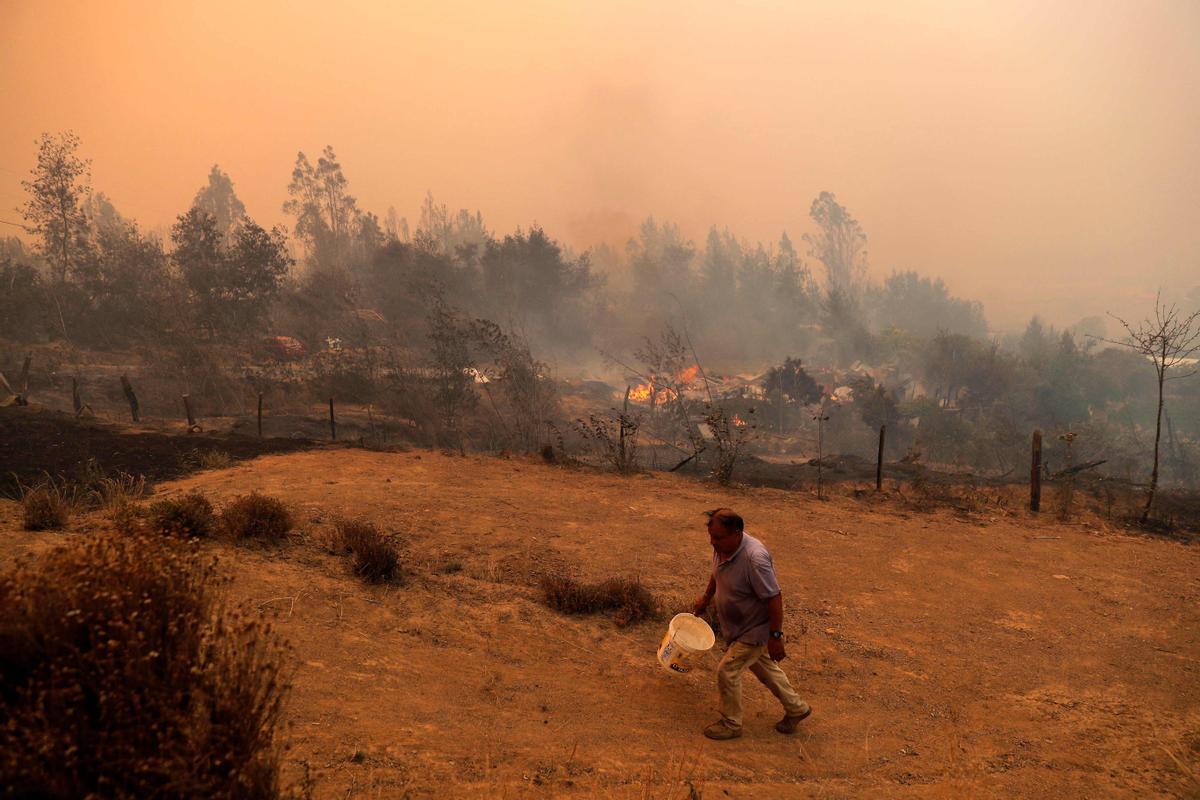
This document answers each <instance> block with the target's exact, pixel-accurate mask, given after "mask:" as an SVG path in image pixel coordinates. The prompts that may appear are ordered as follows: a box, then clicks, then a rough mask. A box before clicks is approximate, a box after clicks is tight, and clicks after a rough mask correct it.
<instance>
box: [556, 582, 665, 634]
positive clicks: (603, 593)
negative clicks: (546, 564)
mask: <svg viewBox="0 0 1200 800" xmlns="http://www.w3.org/2000/svg"><path fill="white" fill-rule="evenodd" d="M541 590H542V599H543V600H544V601H545V603H546V605H548V606H550V607H551V608H553V609H554V610H555V611H559V612H561V613H563V614H599V613H601V612H604V611H609V612H612V618H613V622H615V623H617V625H619V626H622V627H624V626H626V625H633V624H635V623H638V622H641V621H643V620H647V619H654V618H656V617H657V616H658V614H659V603H658V601H657V600H656V599H655V597H654V595H653V594H651V593H650V590H648V589H647V588H646V587H645V586H643V585H642V583H641V582H640V581H638V580H636V579H631V578H609V579H608V580H604V581H601V582H599V583H580V582H579V581H577V580H575V579H574V578H569V577H567V576H565V575H546V576H544V577H543V578H542V580H541Z"/></svg>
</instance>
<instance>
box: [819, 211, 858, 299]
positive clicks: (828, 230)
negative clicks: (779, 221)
mask: <svg viewBox="0 0 1200 800" xmlns="http://www.w3.org/2000/svg"><path fill="white" fill-rule="evenodd" d="M808 215H809V216H810V217H811V218H812V220H813V222H815V223H817V228H818V232H817V233H816V234H815V235H814V234H807V233H806V234H805V235H804V241H806V242H808V247H809V255H811V256H812V257H813V258H815V259H817V260H818V261H820V262H821V263H822V264H823V265H825V282H826V287H825V288H826V290H827V291H829V292H831V293H832V292H834V291H840V292H841V293H842V294H844V295H846V296H848V297H852V298H854V297H857V295H858V293H859V290H860V289H861V288H862V284H863V281H864V280H865V278H866V275H867V250H866V247H867V234H866V233H864V232H863V229H862V226H861V225H859V223H858V220H856V219H855V218H854V217H853V216H852V215H851V214H850V212H849V211H847V210H846V208H845V206H843V205H841V204H840V203H838V201H837V198H836V197H835V196H834V195H833V194H832V193H830V192H821V194H820V195H818V196H817V199H816V200H813V203H812V207H811V209H810V210H809V212H808Z"/></svg>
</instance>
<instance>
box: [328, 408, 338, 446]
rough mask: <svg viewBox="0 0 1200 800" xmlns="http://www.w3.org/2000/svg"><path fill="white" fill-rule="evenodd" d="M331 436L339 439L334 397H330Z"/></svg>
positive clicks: (335, 439)
mask: <svg viewBox="0 0 1200 800" xmlns="http://www.w3.org/2000/svg"><path fill="white" fill-rule="evenodd" d="M329 438H330V439H332V440H333V441H335V442H336V441H337V420H336V419H335V418H334V416H333V398H332V397H331V398H329Z"/></svg>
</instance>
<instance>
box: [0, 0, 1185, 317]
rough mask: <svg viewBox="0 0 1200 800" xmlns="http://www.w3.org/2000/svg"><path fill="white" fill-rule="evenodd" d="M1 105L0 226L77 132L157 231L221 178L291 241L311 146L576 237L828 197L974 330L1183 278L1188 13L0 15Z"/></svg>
mask: <svg viewBox="0 0 1200 800" xmlns="http://www.w3.org/2000/svg"><path fill="white" fill-rule="evenodd" d="M0 108H3V118H4V124H3V125H0V209H2V210H3V213H0V219H6V220H13V219H19V218H18V217H16V216H15V215H16V214H17V212H16V211H14V210H13V209H14V208H15V207H17V206H19V205H20V204H21V203H22V202H23V192H22V190H21V187H20V180H21V178H22V177H24V176H26V175H27V173H28V171H29V168H30V167H31V166H32V164H33V161H34V154H35V145H34V141H35V139H36V138H37V136H38V134H39V133H41V132H42V131H58V130H63V129H72V130H74V131H75V132H76V133H77V134H79V136H80V137H81V139H82V141H83V154H84V155H85V156H86V157H88V158H90V159H91V160H92V184H93V186H94V188H96V189H97V190H100V191H103V192H105V193H106V194H107V195H109V197H110V198H111V199H112V200H113V202H114V203H115V204H116V206H117V208H118V209H119V210H120V211H121V212H122V213H123V214H125V215H126V216H130V217H134V218H136V219H137V220H139V221H140V223H141V224H142V225H143V226H144V227H147V228H152V229H153V228H160V227H163V226H166V225H169V224H170V222H171V221H172V220H173V219H174V217H175V216H176V215H177V214H179V213H181V212H182V211H184V210H186V208H187V206H188V205H189V203H190V201H191V198H192V196H193V195H194V194H195V192H196V190H197V189H198V188H199V187H200V185H201V184H202V183H203V182H204V180H205V178H206V175H207V173H208V170H209V168H210V167H211V166H212V164H214V163H217V164H220V165H221V167H222V168H223V169H225V170H226V171H227V172H229V173H230V175H231V176H232V177H233V179H234V182H235V184H236V188H237V191H238V194H239V195H240V196H241V198H242V199H243V201H244V202H245V204H246V206H247V209H248V211H249V213H250V215H251V216H252V217H254V218H255V219H257V220H258V221H259V222H263V223H284V222H286V220H285V218H284V215H283V213H282V212H281V210H280V206H281V204H282V203H283V201H284V199H285V196H286V185H287V182H288V179H289V176H290V172H291V167H292V163H293V161H294V159H295V156H296V152H297V151H298V150H303V151H305V152H307V153H309V154H310V155H315V154H316V153H317V152H318V151H319V150H320V149H321V147H323V146H324V145H325V144H332V145H333V146H334V148H335V149H336V151H337V153H338V155H339V157H340V160H341V162H342V166H343V168H344V170H345V173H346V175H347V177H348V178H349V180H350V184H351V188H352V192H353V193H354V194H355V195H356V196H357V197H358V199H359V204H360V206H362V207H363V208H365V209H367V210H371V211H374V212H376V213H377V214H379V215H380V216H383V215H384V214H385V213H386V211H387V209H388V207H389V206H394V207H395V208H396V209H397V212H398V213H399V214H401V215H403V216H407V217H408V218H409V220H410V221H415V217H416V213H417V208H418V207H419V204H420V201H421V199H422V197H423V196H424V194H425V192H426V190H432V191H433V193H434V195H435V197H436V198H437V199H438V200H439V201H442V202H446V203H447V204H449V205H450V206H451V207H452V208H458V207H466V208H470V209H472V210H474V209H479V210H481V211H482V212H483V215H484V219H485V221H486V222H487V223H488V225H489V227H490V228H492V229H493V230H494V231H497V232H500V233H504V232H507V231H510V230H512V229H514V228H516V227H517V226H528V225H530V224H531V223H534V222H536V223H539V224H541V225H542V226H543V227H545V228H546V230H547V231H548V232H549V233H550V234H551V235H553V236H555V237H557V238H559V239H561V240H563V241H565V242H567V243H568V244H570V245H571V246H572V247H573V248H575V249H577V250H582V249H584V248H586V247H588V246H590V245H592V244H595V243H597V242H600V241H607V242H611V243H616V244H620V243H621V242H623V241H624V240H625V239H626V238H627V237H628V236H629V235H630V234H632V233H633V232H634V231H635V230H636V226H637V224H638V222H639V221H640V220H641V219H643V218H644V217H646V216H647V215H651V214H652V215H654V216H655V217H657V218H660V219H668V220H673V221H676V222H678V223H679V225H680V226H681V228H682V229H683V231H684V232H685V233H686V234H687V235H688V236H690V237H693V238H695V239H697V240H702V238H703V236H704V235H705V233H706V231H707V229H708V227H709V226H710V225H714V224H715V225H718V226H720V227H728V228H729V229H730V230H731V231H733V232H734V233H736V234H738V235H739V236H743V237H746V238H748V239H751V240H756V239H761V240H763V241H776V240H777V239H778V237H779V234H780V232H782V231H784V230H786V231H788V232H789V234H790V235H791V236H792V238H793V240H797V241H798V240H799V237H800V235H801V234H803V233H804V232H806V231H808V230H809V229H810V226H809V222H808V218H807V212H808V207H809V204H810V203H811V201H812V199H813V197H815V196H816V194H817V193H818V192H820V191H821V190H829V191H832V192H834V193H836V194H837V196H838V198H839V200H840V201H842V202H843V203H844V204H845V205H846V206H847V207H849V208H850V210H851V211H852V212H853V213H854V214H855V215H856V216H857V217H858V219H859V220H860V221H861V222H862V224H863V226H864V227H865V229H866V231H867V233H868V236H869V237H870V260H871V272H872V274H873V275H874V276H875V277H876V278H879V277H883V276H885V275H887V274H888V273H889V272H891V271H892V270H893V269H915V270H918V271H920V272H922V273H926V274H933V275H940V276H942V277H943V278H944V279H945V280H946V282H947V283H948V284H949V286H950V288H951V290H952V291H953V292H954V293H956V294H959V295H962V296H967V297H972V298H977V299H980V300H982V301H983V302H984V304H985V308H986V311H987V313H988V316H989V319H990V320H991V322H992V324H993V326H994V327H996V328H998V329H1005V328H1013V327H1017V326H1020V325H1021V324H1023V322H1024V321H1025V320H1027V319H1028V317H1029V316H1030V315H1032V314H1034V313H1040V314H1042V315H1043V316H1044V317H1046V318H1048V319H1049V320H1050V321H1052V322H1055V323H1057V324H1071V323H1073V322H1075V321H1076V320H1078V319H1079V318H1080V317H1083V316H1087V315H1093V314H1103V313H1104V312H1105V311H1106V310H1111V311H1114V312H1118V313H1126V314H1137V313H1140V312H1142V311H1143V310H1145V308H1146V307H1148V304H1149V302H1150V300H1151V299H1152V298H1153V293H1154V291H1155V290H1156V289H1157V288H1159V287H1160V286H1161V287H1163V288H1164V289H1165V290H1166V291H1167V292H1168V294H1174V295H1176V296H1178V297H1180V298H1185V297H1186V296H1187V295H1188V293H1189V292H1196V291H1197V288H1196V287H1198V286H1200V3H1197V2H1195V1H1194V0H1179V1H1178V2H1121V3H1109V2H1095V1H1094V0H1080V1H1074V0H1055V2H1045V0H1035V1H1033V2H1026V1H1025V0H1015V1H1010V2H963V1H962V0H955V1H954V2H919V1H918V2H896V1H895V0H881V1H880V2H854V3H844V2H820V3H811V2H737V3H735V2H723V3H716V2H698V1H697V0H692V2H649V1H648V0H645V1H644V2H638V3H633V2H620V1H619V0H617V1H614V0H606V1H605V2H570V1H569V0H559V1H557V2H503V3H501V2H453V1H452V2H437V3H409V4H405V3H398V2H374V3H367V2H341V3H317V2H306V1H305V0H291V1H290V2H286V3H283V2H279V3H271V2H245V1H244V0H243V1H242V2H224V1H223V0H207V1H206V2H203V3H201V2H190V3H185V2H171V1H170V0H159V1H155V2H141V3H131V2H120V1H119V0H107V1H106V2H100V3H98V2H86V3H83V2H79V3H76V2H52V1H50V0H36V1H34V0H0ZM6 230H9V231H11V230H16V229H9V228H6ZM801 248H803V246H802V245H801ZM1197 297H1200V293H1197V294H1194V295H1193V299H1192V300H1188V301H1186V302H1189V303H1190V302H1194V301H1195V299H1196V298H1197Z"/></svg>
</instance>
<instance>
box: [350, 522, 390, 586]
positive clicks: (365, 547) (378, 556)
mask: <svg viewBox="0 0 1200 800" xmlns="http://www.w3.org/2000/svg"><path fill="white" fill-rule="evenodd" d="M337 541H338V543H339V546H340V548H341V549H343V550H346V551H349V552H350V554H351V556H352V557H353V559H354V572H355V574H356V575H359V576H361V577H362V578H363V579H364V580H365V581H367V582H368V583H388V582H392V581H401V580H403V578H404V571H403V569H402V568H401V566H400V554H399V553H398V552H397V551H396V548H395V546H394V545H393V544H392V543H391V542H390V541H388V538H387V537H386V536H385V535H384V534H383V532H382V531H380V530H379V528H377V527H375V526H374V525H373V524H371V523H370V522H365V521H363V520H340V521H339V522H338V523H337Z"/></svg>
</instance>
